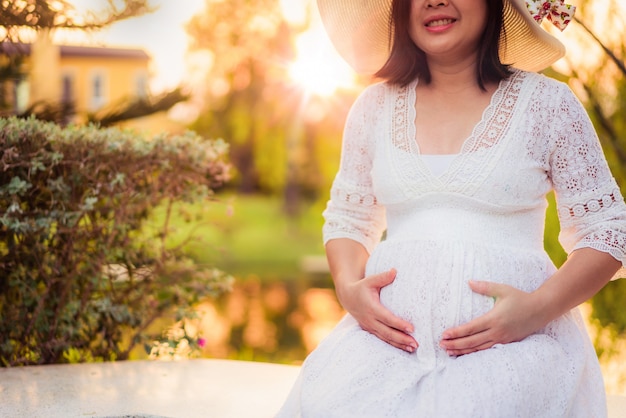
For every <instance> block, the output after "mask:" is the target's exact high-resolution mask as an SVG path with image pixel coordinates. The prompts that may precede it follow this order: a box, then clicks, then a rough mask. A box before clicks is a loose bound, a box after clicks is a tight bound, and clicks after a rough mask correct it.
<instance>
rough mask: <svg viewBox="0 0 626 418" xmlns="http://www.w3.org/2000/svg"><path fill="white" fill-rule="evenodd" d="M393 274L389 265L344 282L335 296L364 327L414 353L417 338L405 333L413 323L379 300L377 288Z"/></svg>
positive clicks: (387, 282) (392, 343) (385, 284)
mask: <svg viewBox="0 0 626 418" xmlns="http://www.w3.org/2000/svg"><path fill="white" fill-rule="evenodd" d="M395 278H396V271H395V270H394V269H392V270H389V271H386V272H384V273H380V274H376V275H374V276H369V277H366V278H364V279H361V280H358V281H353V282H350V283H346V284H345V285H344V286H343V287H341V288H337V297H338V299H339V301H340V302H341V305H342V306H343V307H344V309H345V310H346V311H348V312H349V313H350V314H351V315H352V316H353V317H354V319H356V321H357V322H358V323H359V325H360V326H361V328H363V329H364V330H365V331H368V332H370V333H372V334H374V335H375V336H377V337H378V338H380V339H381V340H383V341H385V342H387V343H389V344H391V345H393V346H394V347H397V348H399V349H401V350H404V351H407V352H409V353H413V352H414V351H415V350H417V347H418V344H417V341H415V339H414V338H413V337H411V336H410V335H408V334H409V333H412V332H413V330H414V329H413V325H411V323H410V322H408V321H405V320H403V319H401V318H398V317H397V316H395V315H394V314H393V313H391V311H389V310H388V309H387V308H385V307H384V306H383V305H382V304H381V303H380V289H382V288H383V287H385V286H387V285H389V284H391V283H392V282H393V281H394V280H395Z"/></svg>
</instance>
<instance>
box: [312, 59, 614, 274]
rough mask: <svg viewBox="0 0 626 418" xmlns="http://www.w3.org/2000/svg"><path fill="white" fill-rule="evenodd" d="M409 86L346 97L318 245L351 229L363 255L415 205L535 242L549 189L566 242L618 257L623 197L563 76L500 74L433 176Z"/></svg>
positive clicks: (394, 231) (401, 226)
mask: <svg viewBox="0 0 626 418" xmlns="http://www.w3.org/2000/svg"><path fill="white" fill-rule="evenodd" d="M416 83H417V81H415V82H413V83H411V84H409V85H407V86H405V87H395V86H390V85H388V84H385V83H379V84H375V85H372V86H370V87H368V88H367V89H366V90H365V91H364V92H363V93H362V94H361V95H360V97H359V98H358V99H357V100H356V102H355V104H354V105H353V107H352V109H351V111H350V114H349V116H348V119H347V122H346V126H345V130H344V138H343V151H342V158H341V165H340V170H339V172H338V174H337V176H336V178H335V181H334V183H333V187H332V190H331V199H330V201H329V203H328V207H327V209H326V211H325V212H324V216H325V219H326V223H325V225H324V230H323V232H324V241H325V242H327V241H329V240H331V239H333V238H342V237H343V238H351V239H353V240H356V241H358V242H360V243H361V244H362V245H363V246H364V247H365V248H366V249H367V250H368V251H369V252H371V251H372V250H373V248H374V246H376V245H377V243H378V242H379V241H380V239H381V236H382V233H383V231H384V230H385V229H386V230H387V234H386V238H387V239H393V238H394V236H398V234H402V233H406V225H407V224H406V222H408V221H409V220H410V219H411V217H412V216H413V215H411V214H412V213H414V212H415V210H416V208H420V209H424V210H428V209H433V208H457V209H459V210H460V211H461V212H462V213H463V214H464V216H466V220H468V221H471V219H473V217H474V216H476V217H478V218H480V217H481V216H483V215H489V216H488V217H487V219H502V220H507V219H515V221H514V222H508V223H506V225H508V226H507V227H510V228H512V229H514V231H512V232H513V233H516V234H518V235H517V236H519V237H522V238H524V237H527V236H528V235H529V234H530V235H532V236H531V237H530V238H529V239H528V244H529V245H542V236H541V234H542V233H543V222H544V220H545V208H546V199H545V196H546V194H547V193H548V192H549V191H550V190H554V191H555V195H556V197H557V203H558V214H559V220H560V223H561V233H560V236H559V240H560V242H561V244H562V245H563V247H564V249H565V250H566V251H567V252H571V251H573V250H575V249H578V248H581V247H591V248H595V249H597V250H600V251H603V252H607V253H610V254H611V255H612V256H613V257H615V258H616V259H618V260H620V261H621V262H622V264H626V206H625V205H624V201H623V198H622V195H621V194H620V191H619V188H618V186H617V184H616V182H615V180H614V178H613V177H612V175H611V173H610V170H609V168H608V166H607V163H606V160H605V158H604V155H603V152H602V149H601V147H600V144H599V141H598V138H597V136H596V134H595V131H594V129H593V126H592V124H591V121H590V120H589V118H588V116H587V113H586V111H585V109H584V108H583V107H582V105H581V103H580V102H579V101H578V99H577V98H576V97H575V96H574V94H573V93H572V92H571V90H570V89H569V88H568V87H567V86H566V85H565V84H563V83H561V82H558V81H556V80H553V79H550V78H547V77H544V76H542V75H538V74H534V73H525V72H520V71H518V72H515V73H514V74H513V75H512V76H511V77H510V78H509V79H508V80H504V81H502V82H501V83H500V86H499V87H498V89H497V90H496V92H495V93H494V95H493V97H492V100H491V103H490V105H489V106H488V107H487V108H486V109H485V111H484V114H483V117H482V120H481V121H480V123H479V124H477V125H476V126H475V128H474V130H473V132H472V135H471V136H470V137H469V138H467V139H466V141H465V142H464V144H463V147H462V150H461V153H460V154H459V155H458V156H457V157H456V158H455V159H454V161H453V162H452V164H451V165H450V167H449V168H448V170H446V171H445V172H444V174H443V175H441V176H435V175H433V174H432V173H431V171H430V170H429V169H428V166H427V165H426V164H425V162H424V161H423V159H422V157H421V155H420V151H419V148H418V146H417V142H416V141H415V137H416V132H415V124H414V123H413V121H414V120H415V107H414V106H413V104H414V103H415V87H416ZM451 117H453V116H451ZM385 214H386V216H385ZM508 232H511V231H507V233H508ZM415 233H416V234H419V230H418V231H415Z"/></svg>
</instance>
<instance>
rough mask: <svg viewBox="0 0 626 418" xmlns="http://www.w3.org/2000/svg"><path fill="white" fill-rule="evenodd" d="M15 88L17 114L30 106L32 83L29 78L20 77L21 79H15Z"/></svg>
mask: <svg viewBox="0 0 626 418" xmlns="http://www.w3.org/2000/svg"><path fill="white" fill-rule="evenodd" d="M14 88H15V91H14V92H13V95H14V97H15V102H14V107H15V108H14V111H15V113H16V114H20V113H22V112H24V111H26V109H27V108H28V103H29V102H30V84H29V83H28V79H27V78H25V77H20V78H19V79H17V80H15V84H14Z"/></svg>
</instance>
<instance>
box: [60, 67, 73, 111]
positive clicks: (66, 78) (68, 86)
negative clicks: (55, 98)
mask: <svg viewBox="0 0 626 418" xmlns="http://www.w3.org/2000/svg"><path fill="white" fill-rule="evenodd" d="M62 94H63V96H62V97H61V102H62V103H63V104H68V103H72V102H73V101H74V77H72V76H71V74H65V75H63V93H62Z"/></svg>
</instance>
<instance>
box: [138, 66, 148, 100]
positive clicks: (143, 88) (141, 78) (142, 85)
mask: <svg viewBox="0 0 626 418" xmlns="http://www.w3.org/2000/svg"><path fill="white" fill-rule="evenodd" d="M135 95H136V96H137V97H139V98H141V99H144V98H146V97H148V77H147V76H146V74H145V73H144V72H143V71H142V72H139V73H137V75H135Z"/></svg>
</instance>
